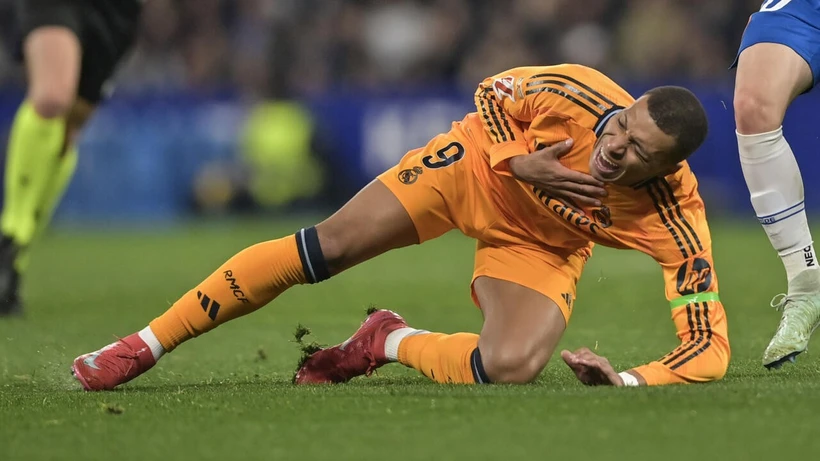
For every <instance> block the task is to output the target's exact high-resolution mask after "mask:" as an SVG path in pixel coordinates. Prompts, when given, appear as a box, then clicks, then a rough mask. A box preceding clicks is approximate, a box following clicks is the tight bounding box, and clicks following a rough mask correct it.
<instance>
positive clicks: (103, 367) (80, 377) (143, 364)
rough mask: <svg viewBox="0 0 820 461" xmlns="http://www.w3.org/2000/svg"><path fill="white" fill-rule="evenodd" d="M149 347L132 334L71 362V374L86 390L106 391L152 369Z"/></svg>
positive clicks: (136, 335)
mask: <svg viewBox="0 0 820 461" xmlns="http://www.w3.org/2000/svg"><path fill="white" fill-rule="evenodd" d="M155 363H156V360H154V355H153V354H152V353H151V348H150V347H148V345H147V344H145V341H143V340H142V338H140V337H139V334H137V333H134V334H132V335H129V336H127V337H125V338H123V339H120V340H118V341H117V342H114V343H111V344H109V345H107V346H105V347H103V348H102V349H100V350H98V351H95V352H91V353H88V354H83V355H81V356H79V357H77V358H76V359H74V364H73V365H72V366H71V373H72V374H73V375H74V377H75V378H77V381H79V382H80V384H82V385H83V387H84V388H85V390H87V391H107V390H111V389H114V388H115V387H117V386H119V385H120V384H123V383H127V382H128V381H131V380H132V379H134V378H136V377H137V376H139V375H141V374H143V373H145V372H146V371H148V370H149V369H150V368H151V367H153V366H154V364H155Z"/></svg>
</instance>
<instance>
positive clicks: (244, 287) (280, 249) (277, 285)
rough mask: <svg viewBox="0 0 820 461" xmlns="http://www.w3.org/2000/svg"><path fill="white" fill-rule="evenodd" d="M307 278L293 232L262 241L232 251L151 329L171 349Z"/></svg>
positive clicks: (245, 312)
mask: <svg viewBox="0 0 820 461" xmlns="http://www.w3.org/2000/svg"><path fill="white" fill-rule="evenodd" d="M317 241H318V240H317ZM314 263H315V261H314ZM314 265H315V264H314ZM325 278H326V277H325ZM307 281H308V279H307V277H306V275H305V270H304V269H303V265H302V261H301V259H300V255H299V247H298V246H297V238H296V237H295V236H289V237H285V238H281V239H279V240H271V241H269V242H264V243H260V244H257V245H254V246H251V247H249V248H246V249H244V250H242V251H240V252H239V253H237V254H236V255H234V256H233V257H232V258H231V259H229V260H228V261H227V262H226V263H225V264H223V265H222V267H220V268H219V269H217V270H216V272H214V273H213V274H211V275H210V276H209V277H208V278H206V279H205V280H204V281H203V282H202V283H200V284H199V285H198V286H197V287H196V288H194V289H193V290H191V291H189V292H188V293H186V294H184V295H183V296H182V298H180V299H179V301H177V302H176V303H174V305H173V306H171V308H170V309H168V311H166V312H165V313H164V314H162V315H161V316H159V317H157V318H156V319H154V321H152V322H151V324H150V327H151V331H153V333H154V335H156V337H157V339H158V340H159V342H160V343H161V344H162V347H163V348H164V349H165V350H166V351H169V352H170V351H171V350H173V349H174V348H175V347H176V346H178V345H179V344H181V343H182V342H184V341H186V340H188V339H191V338H193V337H195V336H199V335H201V334H203V333H205V332H208V331H210V330H212V329H214V328H216V327H217V326H219V325H221V324H223V323H225V322H227V321H229V320H232V319H235V318H237V317H240V316H242V315H246V314H249V313H251V312H253V311H255V310H256V309H259V308H260V307H262V306H264V305H265V304H267V303H269V302H271V301H272V300H273V299H274V298H276V297H277V296H279V294H281V293H282V292H283V291H285V290H287V289H288V288H290V287H292V286H293V285H297V284H300V283H305V282H307ZM314 281H319V280H314Z"/></svg>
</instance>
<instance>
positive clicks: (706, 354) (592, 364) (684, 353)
mask: <svg viewBox="0 0 820 461" xmlns="http://www.w3.org/2000/svg"><path fill="white" fill-rule="evenodd" d="M673 303H674V301H673ZM676 304H677V305H676ZM676 304H673V306H675V307H673V309H672V319H673V320H674V321H675V325H676V326H677V330H678V338H679V339H680V345H679V346H678V347H676V348H675V349H674V350H672V352H670V353H668V354H666V355H665V356H663V357H662V358H660V359H658V360H656V361H653V362H651V363H648V364H646V365H641V366H639V367H635V368H632V369H629V370H626V371H623V372H620V373H618V371H616V370H615V369H614V368H613V366H612V365H611V364H610V363H609V360H607V359H606V357H602V356H599V355H597V354H595V353H594V352H592V351H590V350H589V349H587V348H585V347H584V348H581V349H578V350H576V351H568V350H564V351H562V352H561V358H562V359H564V363H566V364H567V366H569V367H570V369H572V371H573V372H574V373H575V376H576V377H578V380H580V381H581V382H582V383H584V384H586V385H589V386H599V385H611V386H660V385H664V384H684V383H705V382H709V381H715V380H718V379H721V378H722V377H723V376H724V375H725V374H726V370H727V368H728V366H729V357H730V350H729V341H728V337H727V334H726V314H725V312H724V311H723V305H722V304H721V303H720V301H719V299H718V297H717V293H703V294H702V295H694V296H691V297H686V298H685V299H679V300H677V303H676Z"/></svg>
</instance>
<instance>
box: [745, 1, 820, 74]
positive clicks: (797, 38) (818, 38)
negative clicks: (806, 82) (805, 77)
mask: <svg viewBox="0 0 820 461" xmlns="http://www.w3.org/2000/svg"><path fill="white" fill-rule="evenodd" d="M757 43H779V44H781V45H785V46H788V47H789V48H791V49H792V50H794V51H795V52H796V53H797V54H799V55H800V56H801V57H802V58H803V59H805V60H806V62H807V63H808V64H809V67H811V72H812V76H813V77H814V85H817V83H818V82H819V81H820V0H766V1H764V2H763V4H762V5H761V6H760V11H758V12H757V13H755V14H753V15H752V17H751V18H749V24H748V25H747V26H746V31H745V32H743V40H742V41H741V43H740V49H739V50H738V52H737V54H738V56H740V53H741V52H742V51H743V50H745V49H746V48H748V47H750V46H752V45H754V44H757ZM735 65H737V59H735V63H734V64H733V65H732V67H734V66H735Z"/></svg>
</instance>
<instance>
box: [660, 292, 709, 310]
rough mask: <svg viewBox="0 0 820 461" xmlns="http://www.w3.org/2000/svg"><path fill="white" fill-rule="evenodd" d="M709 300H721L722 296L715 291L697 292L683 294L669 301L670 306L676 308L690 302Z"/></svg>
mask: <svg viewBox="0 0 820 461" xmlns="http://www.w3.org/2000/svg"><path fill="white" fill-rule="evenodd" d="M707 301H720V296H718V294H717V293H715V292H709V293H695V294H693V295H686V296H681V297H679V298H675V299H673V300H672V301H669V307H671V308H672V309H674V308H676V307H681V306H685V305H687V304H689V303H705V302H707Z"/></svg>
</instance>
